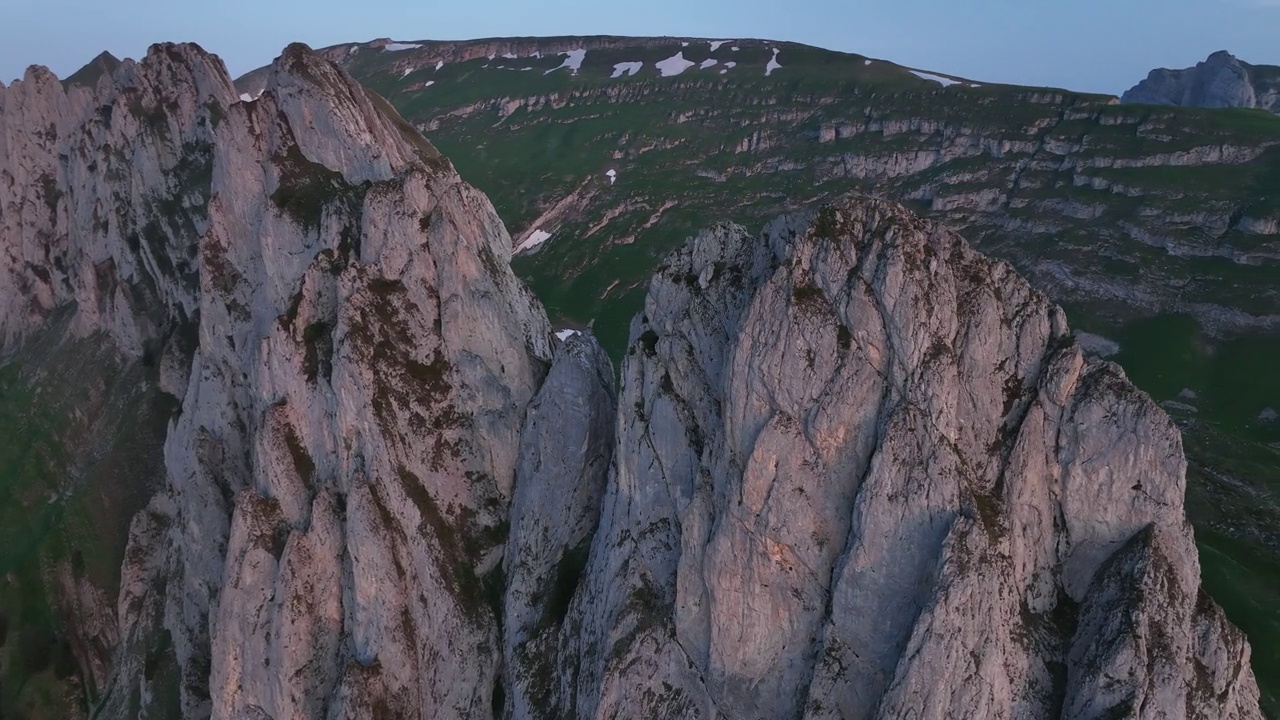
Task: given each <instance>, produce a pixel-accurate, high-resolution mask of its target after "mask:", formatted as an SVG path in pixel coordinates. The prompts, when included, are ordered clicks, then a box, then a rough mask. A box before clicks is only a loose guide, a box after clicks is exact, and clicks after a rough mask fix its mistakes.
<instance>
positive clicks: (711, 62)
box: [698, 58, 719, 70]
mask: <svg viewBox="0 0 1280 720" xmlns="http://www.w3.org/2000/svg"><path fill="white" fill-rule="evenodd" d="M717 62H719V61H718V60H716V59H715V58H707V59H706V60H703V61H702V64H701V65H699V66H698V69H699V70H706V69H707V68H709V67H711V66H712V65H715V64H716V63H717Z"/></svg>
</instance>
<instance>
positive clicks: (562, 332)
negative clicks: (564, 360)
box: [556, 328, 579, 342]
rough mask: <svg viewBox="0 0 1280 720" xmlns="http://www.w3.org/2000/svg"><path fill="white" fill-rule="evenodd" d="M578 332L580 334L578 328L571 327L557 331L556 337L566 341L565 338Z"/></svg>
mask: <svg viewBox="0 0 1280 720" xmlns="http://www.w3.org/2000/svg"><path fill="white" fill-rule="evenodd" d="M577 334H579V333H578V331H577V330H571V329H569V328H565V329H564V330H557V331H556V337H557V338H559V339H560V342H564V341H565V340H568V339H569V338H571V337H573V336H574V335H577Z"/></svg>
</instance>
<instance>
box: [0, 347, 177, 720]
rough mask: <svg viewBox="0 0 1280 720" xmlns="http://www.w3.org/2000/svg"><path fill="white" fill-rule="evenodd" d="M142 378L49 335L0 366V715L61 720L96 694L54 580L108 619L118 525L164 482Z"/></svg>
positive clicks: (79, 634)
mask: <svg viewBox="0 0 1280 720" xmlns="http://www.w3.org/2000/svg"><path fill="white" fill-rule="evenodd" d="M54 334H55V335H56V333H54ZM146 374H147V373H146V369H145V368H141V367H138V366H129V367H125V366H121V365H120V364H119V363H118V362H117V361H115V360H114V358H113V357H112V355H111V354H110V353H107V352H105V351H104V350H103V349H102V348H101V347H100V346H99V345H98V343H96V342H95V341H93V340H82V341H74V342H70V343H67V344H63V343H62V342H53V341H52V340H51V338H48V337H46V338H38V339H36V340H34V341H33V342H31V343H28V345H27V346H26V348H25V349H24V351H23V353H22V354H21V355H20V356H19V357H17V358H14V359H12V360H11V361H10V362H8V363H7V364H5V365H3V366H0V717H6V718H9V717H12V718H22V717H31V718H40V717H71V716H74V715H76V714H82V713H84V712H85V711H86V710H87V709H88V707H90V706H91V705H92V703H93V702H95V701H96V699H97V697H98V694H99V693H100V692H101V690H102V688H99V687H96V686H95V685H94V682H93V678H92V677H91V675H90V674H89V673H87V672H85V670H86V669H85V668H83V667H81V666H79V665H78V663H77V661H76V657H75V653H73V645H74V644H76V643H81V642H93V641H94V639H95V638H92V637H85V636H84V631H85V629H84V628H80V629H77V628H75V627H73V626H72V625H71V624H69V623H68V622H67V619H68V615H67V612H68V609H69V607H70V606H69V605H68V604H67V603H68V602H69V598H68V597H67V596H66V593H65V592H64V588H63V586H62V584H61V583H60V582H59V576H60V575H62V576H67V577H70V578H72V579H73V580H74V581H75V582H87V584H88V585H90V586H92V587H94V588H97V589H98V591H99V592H100V593H101V598H102V599H103V601H104V602H106V603H107V606H106V608H104V610H105V611H106V612H108V613H110V614H111V615H114V611H115V598H116V596H117V594H118V590H119V582H120V566H121V562H122V560H123V558H124V550H125V545H126V542H127V539H128V529H129V521H130V519H131V518H132V517H133V515H134V513H135V512H137V511H138V510H139V509H140V508H141V507H142V506H143V505H144V504H145V503H146V501H147V499H148V497H149V495H150V493H151V492H152V491H153V490H154V489H155V487H157V486H158V484H159V481H160V480H161V478H162V472H163V471H162V446H163V437H164V431H165V423H166V421H167V418H168V416H169V414H170V410H171V406H170V405H171V404H170V403H168V402H166V401H165V400H164V399H163V398H162V396H160V395H158V394H157V393H155V392H153V391H150V390H148V389H147V388H148V387H149V384H148V382H147V379H146ZM106 659H109V658H106Z"/></svg>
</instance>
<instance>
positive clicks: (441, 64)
mask: <svg viewBox="0 0 1280 720" xmlns="http://www.w3.org/2000/svg"><path fill="white" fill-rule="evenodd" d="M442 67H444V61H443V60H437V61H436V72H440V68H442Z"/></svg>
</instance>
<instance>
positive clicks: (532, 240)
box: [516, 228, 551, 252]
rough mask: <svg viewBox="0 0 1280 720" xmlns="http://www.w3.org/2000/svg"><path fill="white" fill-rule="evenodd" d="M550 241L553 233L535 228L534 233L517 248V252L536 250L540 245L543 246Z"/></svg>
mask: <svg viewBox="0 0 1280 720" xmlns="http://www.w3.org/2000/svg"><path fill="white" fill-rule="evenodd" d="M550 239H551V233H549V232H546V231H544V230H542V229H541V228H534V231H533V232H531V233H529V237H527V238H525V239H524V242H522V243H520V244H519V245H517V246H516V252H524V251H526V250H533V249H534V248H536V247H538V246H539V245H541V244H542V243H544V242H546V241H548V240H550Z"/></svg>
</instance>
